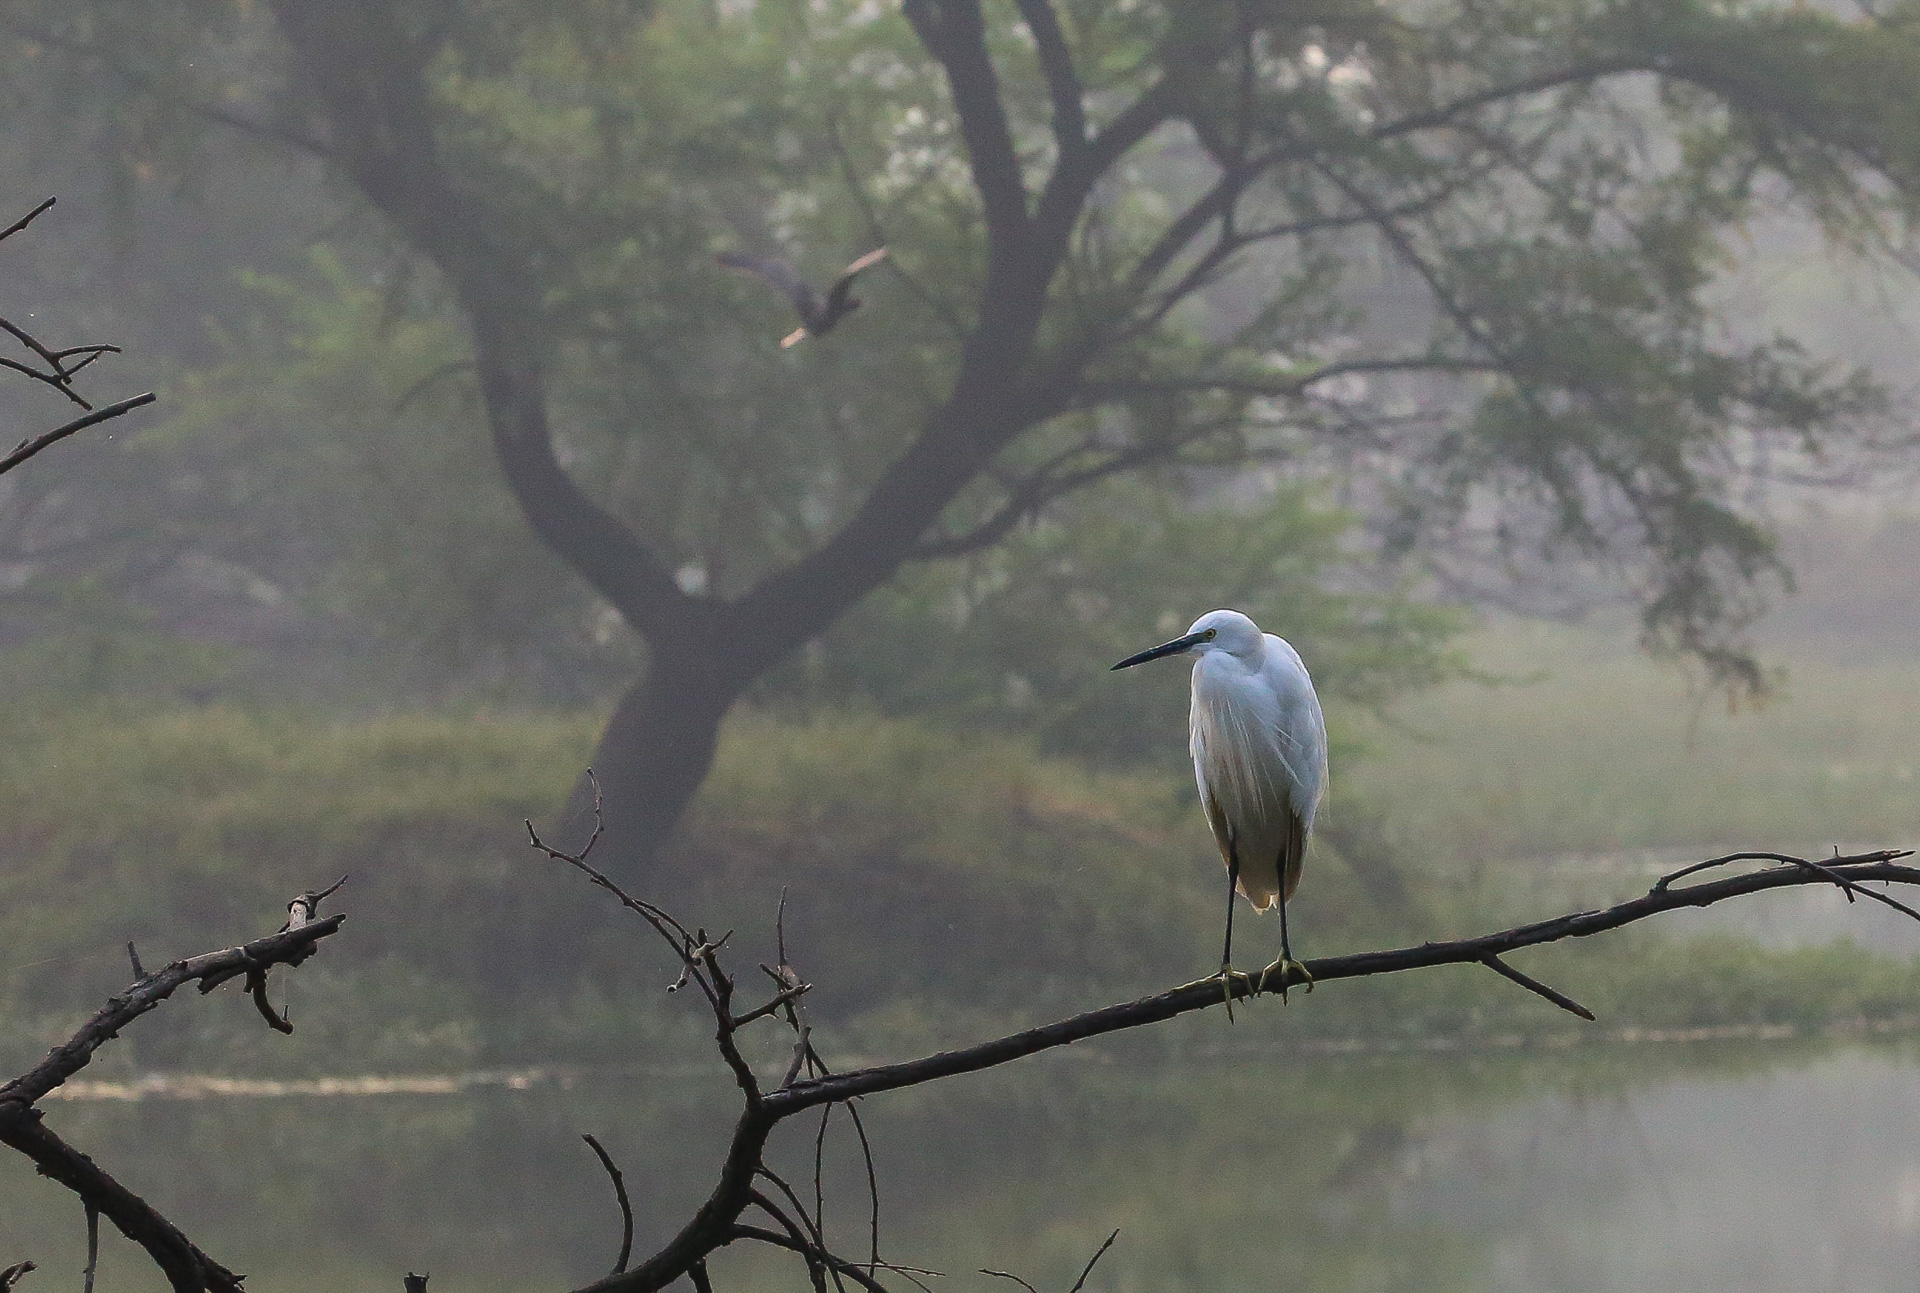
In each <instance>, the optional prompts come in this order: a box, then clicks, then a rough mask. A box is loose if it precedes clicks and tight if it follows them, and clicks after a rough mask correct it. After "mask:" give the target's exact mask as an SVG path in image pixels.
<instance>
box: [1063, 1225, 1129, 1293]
mask: <svg viewBox="0 0 1920 1293" xmlns="http://www.w3.org/2000/svg"><path fill="white" fill-rule="evenodd" d="M1119 1237H1120V1231H1119V1230H1118V1229H1115V1230H1114V1232H1113V1233H1112V1234H1110V1235H1108V1236H1107V1242H1106V1243H1104V1244H1101V1245H1100V1250H1099V1251H1098V1252H1096V1253H1094V1255H1093V1256H1091V1257H1089V1258H1088V1259H1087V1268H1086V1269H1085V1270H1083V1271H1081V1272H1080V1278H1079V1279H1077V1280H1075V1281H1074V1282H1073V1287H1072V1288H1070V1289H1068V1290H1067V1293H1080V1290H1081V1289H1083V1288H1085V1287H1086V1283H1087V1276H1089V1275H1091V1274H1093V1268H1094V1266H1095V1265H1097V1264H1098V1263H1099V1261H1100V1259H1101V1258H1102V1257H1105V1256H1106V1255H1107V1249H1109V1248H1111V1247H1113V1241H1114V1240H1116V1239H1118V1238H1119Z"/></svg>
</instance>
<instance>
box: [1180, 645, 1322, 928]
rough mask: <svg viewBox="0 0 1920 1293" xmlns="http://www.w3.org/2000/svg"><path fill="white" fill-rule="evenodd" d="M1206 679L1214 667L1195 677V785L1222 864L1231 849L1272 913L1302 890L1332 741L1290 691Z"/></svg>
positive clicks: (1257, 901) (1254, 893)
mask: <svg viewBox="0 0 1920 1293" xmlns="http://www.w3.org/2000/svg"><path fill="white" fill-rule="evenodd" d="M1204 669H1205V664H1204V662H1203V663H1202V664H1199V665H1196V666H1195V669H1194V686H1193V710H1192V715H1191V733H1190V735H1191V744H1192V753H1193V770H1194V777H1195V780H1196V781H1197V782H1198V783H1199V786H1200V798H1201V802H1202V804H1204V805H1205V807H1206V812H1207V823H1208V825H1209V826H1211V827H1212V828H1213V834H1214V840H1215V842H1216V843H1218V844H1219V846H1220V851H1221V855H1222V856H1223V857H1227V856H1228V850H1229V847H1230V842H1231V849H1232V853H1233V855H1235V856H1237V857H1238V859H1239V868H1240V879H1239V885H1238V887H1239V889H1240V892H1241V893H1243V894H1245V895H1246V896H1247V898H1248V899H1249V900H1250V901H1252V903H1253V905H1254V906H1255V907H1256V908H1259V909H1262V910H1264V909H1266V908H1268V907H1271V906H1273V905H1274V904H1275V903H1276V902H1278V901H1279V900H1280V898H1281V896H1282V894H1283V893H1284V894H1285V895H1286V896H1287V897H1291V896H1292V895H1293V891H1294V889H1295V888H1296V887H1297V886H1298V885H1299V883H1300V872H1301V868H1302V865H1303V864H1304V863H1305V861H1306V853H1307V836H1308V834H1309V833H1310V832H1311V830H1312V826H1313V811H1314V807H1315V806H1316V805H1317V803H1318V800H1319V794H1320V787H1321V785H1322V784H1324V781H1325V775H1324V772H1323V771H1322V769H1323V768H1324V761H1325V745H1326V738H1325V735H1324V731H1323V730H1322V729H1321V728H1319V727H1318V726H1317V725H1316V724H1315V723H1314V722H1309V721H1306V719H1305V718H1304V717H1303V716H1302V715H1301V712H1300V711H1299V709H1298V707H1297V704H1296V700H1297V698H1296V697H1295V696H1294V695H1293V694H1292V692H1291V690H1290V689H1289V690H1278V689H1275V688H1272V687H1271V686H1270V685H1269V684H1267V683H1266V682H1265V681H1264V680H1262V681H1260V682H1259V684H1258V685H1255V680H1253V679H1246V678H1244V677H1243V678H1235V676H1234V675H1232V674H1231V673H1226V674H1224V675H1218V674H1217V675H1211V676H1210V675H1208V674H1206V673H1204V672H1203V670H1204ZM1314 714H1315V716H1317V714H1318V706H1317V704H1316V705H1315V707H1314ZM1228 861H1229V865H1231V864H1232V858H1231V857H1229V858H1228Z"/></svg>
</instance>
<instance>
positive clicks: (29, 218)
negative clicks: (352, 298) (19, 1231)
mask: <svg viewBox="0 0 1920 1293" xmlns="http://www.w3.org/2000/svg"><path fill="white" fill-rule="evenodd" d="M57 201H59V199H58V198H48V199H47V200H46V201H45V202H42V203H41V204H40V205H39V206H37V207H35V208H34V209H33V210H31V211H29V212H27V213H26V214H25V215H23V216H21V217H20V218H19V219H18V220H15V221H14V222H13V223H12V224H10V225H8V226H7V227H6V228H5V229H0V242H5V241H6V240H7V239H9V238H11V237H13V235H15V234H17V233H19V232H20V231H21V230H22V229H24V228H26V227H27V226H28V225H30V224H32V223H33V221H34V217H35V216H38V215H39V214H40V213H41V212H43V211H46V210H47V209H48V208H50V207H52V206H53V204H54V203H55V202H57ZM23 1265H25V1263H23ZM13 1269H14V1268H13V1267H11V1266H9V1267H8V1268H7V1270H9V1271H11V1270H13ZM28 1269H29V1270H31V1269H32V1267H31V1266H30V1265H28ZM5 1273H6V1272H5V1271H0V1275H4V1274H5ZM6 1287H7V1286H6V1285H4V1284H0V1293H4V1290H5V1289H6Z"/></svg>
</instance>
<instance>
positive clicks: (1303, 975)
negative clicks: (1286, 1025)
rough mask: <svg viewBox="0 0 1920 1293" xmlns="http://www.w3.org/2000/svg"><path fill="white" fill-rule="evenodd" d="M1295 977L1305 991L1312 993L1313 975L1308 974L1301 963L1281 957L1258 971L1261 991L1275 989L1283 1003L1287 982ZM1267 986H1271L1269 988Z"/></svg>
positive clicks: (1285, 996) (1287, 957) (1290, 958)
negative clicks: (1304, 986)
mask: <svg viewBox="0 0 1920 1293" xmlns="http://www.w3.org/2000/svg"><path fill="white" fill-rule="evenodd" d="M1296 975H1297V976H1299V979H1300V981H1301V982H1302V983H1304V984H1305V985H1306V988H1307V991H1308V992H1312V991H1313V975H1312V974H1311V973H1309V972H1308V970H1307V967H1306V965H1305V964H1304V963H1303V962H1300V961H1296V960H1294V959H1293V958H1292V957H1289V956H1282V957H1281V958H1280V959H1279V960H1277V961H1275V962H1274V963H1273V964H1272V965H1269V966H1268V967H1267V968H1266V969H1264V970H1262V971H1260V988H1261V989H1263V990H1273V989H1276V988H1277V989H1278V991H1279V993H1280V1000H1281V1001H1282V1002H1285V1001H1286V999H1287V988H1288V986H1289V984H1288V982H1287V980H1288V979H1290V978H1293V977H1294V976H1296ZM1269 985H1271V987H1270V986H1269Z"/></svg>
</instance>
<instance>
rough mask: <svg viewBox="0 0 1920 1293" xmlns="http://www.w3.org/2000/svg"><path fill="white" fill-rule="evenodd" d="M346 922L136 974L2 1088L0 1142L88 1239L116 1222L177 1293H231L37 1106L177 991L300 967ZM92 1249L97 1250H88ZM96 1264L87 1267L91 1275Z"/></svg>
mask: <svg viewBox="0 0 1920 1293" xmlns="http://www.w3.org/2000/svg"><path fill="white" fill-rule="evenodd" d="M345 921H346V917H345V916H344V915H335V916H328V917H325V918H324V919H320V920H314V921H309V922H307V923H304V924H302V925H300V926H298V927H296V928H292V929H284V930H281V931H280V932H278V933H274V934H269V935H267V936H266V937H265V938H257V939H254V940H253V941H252V942H250V943H244V944H242V945H240V946H239V947H230V948H227V949H225V950H223V951H218V952H207V953H204V954H202V955H200V956H194V957H189V958H187V959H186V960H184V961H175V962H173V963H172V964H171V965H169V966H167V967H166V968H164V969H161V970H157V971H155V972H153V973H151V974H144V975H141V977H140V978H138V979H137V980H135V981H134V983H133V984H132V985H130V986H129V987H128V988H127V989H126V990H125V991H124V992H121V993H120V994H118V995H116V996H114V997H112V998H110V999H109V1000H108V1001H107V1004H106V1005H105V1006H103V1007H101V1008H100V1009H99V1010H98V1011H96V1012H95V1013H94V1015H93V1017H92V1018H90V1019H88V1020H87V1021H86V1023H84V1024H82V1025H81V1026H80V1028H79V1030H78V1031H76V1032H75V1033H74V1034H73V1036H72V1037H70V1038H68V1039H67V1040H66V1041H65V1042H63V1043H61V1044H60V1045H59V1046H56V1047H54V1048H53V1049H52V1050H51V1051H49V1052H48V1053H47V1057H46V1058H45V1059H44V1060H42V1061H41V1062H40V1063H38V1064H36V1065H35V1066H34V1067H33V1068H31V1069H29V1070H27V1071H26V1072H25V1073H23V1074H21V1075H20V1076H19V1077H16V1078H14V1079H12V1080H11V1081H9V1082H7V1083H6V1084H5V1085H3V1086H0V1144H4V1145H7V1146H8V1147H10V1148H12V1149H15V1150H18V1151H19V1152H20V1153H22V1154H24V1155H26V1157H27V1158H28V1159H30V1160H31V1161H32V1162H33V1165H34V1166H35V1167H36V1168H37V1169H38V1170H39V1172H40V1174H41V1175H42V1176H45V1177H48V1178H49V1179H51V1180H54V1181H58V1182H59V1183H60V1184H62V1185H64V1186H66V1187H67V1188H68V1189H70V1190H72V1191H73V1192H74V1193H75V1194H76V1195H78V1196H79V1197H80V1200H81V1202H82V1203H83V1204H84V1205H85V1207H86V1208H87V1212H88V1218H89V1227H88V1228H89V1233H90V1235H91V1234H93V1233H94V1232H95V1227H96V1224H97V1223H96V1222H95V1220H94V1218H95V1214H98V1215H99V1216H104V1217H106V1219H107V1220H109V1221H111V1222H113V1224H114V1225H115V1226H116V1227H117V1228H118V1229H119V1231H120V1233H121V1234H123V1235H125V1236H126V1237H127V1238H128V1239H131V1240H132V1241H133V1242H134V1243H136V1244H139V1245H140V1246H141V1247H142V1248H143V1249H145V1250H146V1252H147V1255H148V1256H149V1257H151V1258H152V1259H153V1261H154V1264H155V1265H157V1266H158V1267H159V1268H160V1269H161V1271H162V1272H163V1273H164V1274H165V1275H166V1277H167V1279H168V1281H169V1282H170V1283H171V1284H172V1285H173V1287H174V1289H175V1290H176V1291H177V1293H201V1290H208V1289H211V1290H216V1291H217V1293H229V1291H235V1293H237V1290H239V1288H240V1276H239V1275H237V1274H235V1273H234V1272H232V1271H230V1270H228V1269H227V1268H226V1267H225V1266H222V1265H221V1264H220V1263H219V1262H217V1261H215V1260H214V1259H213V1258H211V1257H209V1256H208V1255H207V1254H206V1253H204V1252H202V1251H201V1250H200V1249H199V1248H198V1247H197V1246H195V1245H194V1243H193V1242H192V1241H191V1240H189V1239H188V1238H187V1236H186V1235H184V1234H182V1233H181V1232H180V1230H179V1228H178V1227H176V1226H175V1225H174V1224H173V1223H172V1222H170V1221H168V1220H167V1219H166V1218H165V1217H164V1216H162V1215H161V1214H160V1213H159V1212H158V1211H157V1210H156V1209H155V1208H154V1207H153V1206H152V1205H151V1204H149V1203H148V1202H147V1201H146V1200H145V1199H143V1198H141V1197H140V1196H139V1195H138V1194H135V1193H134V1192H133V1191H132V1190H131V1189H129V1188H127V1187H126V1186H125V1185H122V1184H121V1183H120V1182H119V1181H117V1180H115V1179H114V1178H113V1177H112V1176H110V1175H108V1174H107V1172H106V1171H105V1170H103V1169H102V1168H101V1167H100V1166H99V1165H98V1164H96V1163H95V1162H94V1161H93V1160H92V1159H91V1158H89V1157H88V1156H87V1155H85V1154H83V1153H81V1152H80V1151H79V1150H77V1149H74V1148H73V1147H72V1146H70V1145H68V1144H67V1143H66V1142H65V1141H64V1140H62V1139H61V1138H60V1137H59V1136H58V1135H56V1134H55V1133H54V1132H53V1131H52V1130H50V1129H49V1128H48V1127H47V1126H46V1124H45V1122H44V1121H43V1114H42V1112H41V1110H40V1109H39V1108H37V1107H36V1106H37V1104H38V1102H39V1101H40V1100H42V1099H44V1098H45V1097H46V1096H47V1095H48V1094H49V1093H50V1092H52V1091H54V1090H56V1089H57V1088H58V1087H59V1086H60V1085H61V1084H62V1083H64V1082H65V1081H66V1080H67V1079H68V1078H70V1077H72V1076H73V1075H74V1074H75V1073H78V1072H79V1071H80V1070H81V1069H82V1068H85V1067H86V1065H87V1064H88V1063H89V1062H90V1061H91V1060H92V1059H93V1056H94V1053H95V1052H96V1051H98V1050H99V1049H100V1048H101V1047H102V1046H104V1045H106V1044H107V1043H108V1042H109V1041H112V1040H113V1039H114V1038H115V1037H117V1036H119V1034H120V1032H121V1030H122V1029H124V1028H126V1027H127V1026H128V1025H130V1024H131V1023H133V1021H134V1020H136V1019H138V1018H139V1017H140V1016H141V1015H144V1014H146V1013H147V1012H148V1011H150V1010H153V1009H154V1008H156V1007H157V1006H159V1005H160V1004H161V1003H162V1002H164V1001H165V1000H166V999H167V998H168V997H171V996H172V995H173V994H174V993H175V992H176V991H178V990H179V989H181V988H183V987H185V986H186V985H188V984H190V983H192V984H197V985H198V986H199V988H200V991H201V992H202V993H203V994H204V993H208V992H211V991H213V989H215V988H217V987H219V986H220V985H221V984H222V983H226V982H228V981H229V980H232V979H235V978H240V977H242V976H254V975H263V974H264V973H265V971H266V970H267V968H268V967H270V966H274V965H286V966H295V965H299V964H300V963H301V962H303V961H305V960H306V959H307V958H308V957H310V956H312V955H313V953H314V951H315V949H316V947H317V945H318V944H319V942H320V940H321V939H323V938H326V937H327V936H328V935H330V934H332V933H334V932H335V931H337V930H338V929H339V928H340V926H341V925H342V924H343V923H344V922H345ZM89 1248H90V1250H91V1249H92V1248H93V1244H92V1243H90V1244H89ZM92 1265H93V1263H92V1261H91V1260H89V1262H88V1267H89V1276H91V1268H92ZM14 1269H15V1270H18V1269H19V1268H14ZM28 1269H31V1267H28ZM15 1278H18V1275H17V1274H16V1276H15ZM0 1287H4V1285H0Z"/></svg>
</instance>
